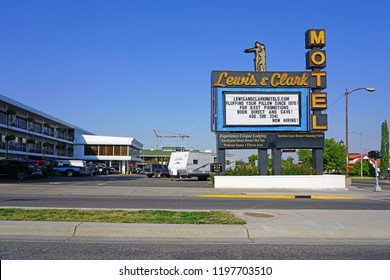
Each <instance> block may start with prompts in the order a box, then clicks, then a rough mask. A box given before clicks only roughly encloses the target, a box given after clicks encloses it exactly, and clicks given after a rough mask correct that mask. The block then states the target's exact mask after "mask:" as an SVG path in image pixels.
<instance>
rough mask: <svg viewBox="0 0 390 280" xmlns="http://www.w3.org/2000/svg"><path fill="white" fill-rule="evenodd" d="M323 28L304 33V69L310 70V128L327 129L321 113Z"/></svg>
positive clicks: (323, 103)
mask: <svg viewBox="0 0 390 280" xmlns="http://www.w3.org/2000/svg"><path fill="white" fill-rule="evenodd" d="M325 43H326V41H325V30H324V29H310V30H308V31H307V32H306V34H305V46H306V49H308V50H309V51H308V52H307V53H306V69H308V70H311V71H312V72H311V76H312V79H313V80H312V82H311V90H312V92H311V96H310V99H311V129H312V130H320V131H325V130H328V118H327V117H328V116H327V114H322V111H323V110H326V109H327V93H326V92H323V90H324V89H325V88H326V72H325V71H322V69H323V68H325V67H326V51H325V50H323V49H322V48H323V47H325Z"/></svg>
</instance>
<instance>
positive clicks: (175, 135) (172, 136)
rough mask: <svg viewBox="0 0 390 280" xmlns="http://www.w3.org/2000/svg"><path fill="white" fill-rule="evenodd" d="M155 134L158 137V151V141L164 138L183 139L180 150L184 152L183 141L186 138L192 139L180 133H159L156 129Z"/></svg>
mask: <svg viewBox="0 0 390 280" xmlns="http://www.w3.org/2000/svg"><path fill="white" fill-rule="evenodd" d="M153 132H154V134H155V135H156V138H157V149H158V139H159V138H160V139H162V138H181V146H180V150H183V140H184V138H190V136H188V135H184V134H180V133H175V132H168V131H159V130H156V129H153ZM162 134H164V135H162Z"/></svg>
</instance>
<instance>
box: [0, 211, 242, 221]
mask: <svg viewBox="0 0 390 280" xmlns="http://www.w3.org/2000/svg"><path fill="white" fill-rule="evenodd" d="M0 220H9V221H56V222H58V221H62V222H99V223H142V224H245V222H244V221H243V220H241V219H239V218H236V217H234V216H233V214H231V213H230V212H228V211H207V212H206V211H205V212H202V211H199V212H187V211H163V210H141V211H124V210H77V209H19V208H2V209H0Z"/></svg>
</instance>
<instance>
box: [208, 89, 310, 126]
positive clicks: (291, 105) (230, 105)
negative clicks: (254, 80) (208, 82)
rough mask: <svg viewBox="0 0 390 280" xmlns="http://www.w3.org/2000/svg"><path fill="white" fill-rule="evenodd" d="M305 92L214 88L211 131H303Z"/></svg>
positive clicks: (305, 114)
mask: <svg viewBox="0 0 390 280" xmlns="http://www.w3.org/2000/svg"><path fill="white" fill-rule="evenodd" d="M307 95H308V89H307V88H214V90H213V93H212V96H213V97H212V116H213V119H212V121H211V123H212V130H213V131H217V132H218V131H220V132H224V131H307V130H308V118H307Z"/></svg>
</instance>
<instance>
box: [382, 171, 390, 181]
mask: <svg viewBox="0 0 390 280" xmlns="http://www.w3.org/2000/svg"><path fill="white" fill-rule="evenodd" d="M381 178H382V179H386V180H389V179H390V171H386V172H385V173H383V174H382V175H381Z"/></svg>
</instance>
